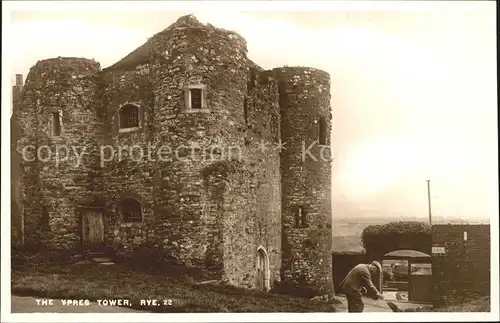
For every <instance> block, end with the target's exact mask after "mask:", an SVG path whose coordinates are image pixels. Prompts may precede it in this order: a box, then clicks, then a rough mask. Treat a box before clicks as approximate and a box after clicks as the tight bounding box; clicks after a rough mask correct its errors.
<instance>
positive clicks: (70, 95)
mask: <svg viewBox="0 0 500 323" xmlns="http://www.w3.org/2000/svg"><path fill="white" fill-rule="evenodd" d="M99 69H100V66H99V64H98V63H97V62H95V61H93V60H89V59H84V58H71V57H69V58H67V57H58V58H52V59H47V60H42V61H39V62H38V63H37V64H36V65H35V66H33V67H32V68H31V70H30V73H29V74H28V77H27V80H26V85H25V87H24V89H23V96H22V98H21V100H22V104H21V108H20V110H22V111H21V112H20V113H19V114H18V115H19V116H20V117H19V119H18V122H19V123H20V126H21V127H22V128H23V133H24V138H23V141H24V143H21V145H20V146H18V150H19V152H20V153H21V156H22V158H23V165H24V168H25V169H24V170H25V174H24V178H25V179H26V183H25V185H24V186H25V194H28V195H30V197H32V196H33V195H34V196H36V198H30V199H29V201H30V202H29V203H27V204H28V205H26V209H25V214H26V216H25V227H26V229H25V231H26V232H27V235H28V236H27V240H30V239H33V240H38V239H41V242H42V243H44V242H47V244H49V245H50V246H51V247H57V248H59V247H61V248H68V247H71V246H74V245H75V244H77V243H79V240H80V231H81V227H80V226H79V219H78V217H77V216H75V205H85V204H88V203H92V202H95V201H94V197H93V194H92V192H93V191H98V190H99V186H100V184H99V181H98V180H97V179H96V178H98V177H99V176H98V172H99V167H98V165H99V159H98V158H99V149H98V147H97V138H96V136H97V133H98V131H97V130H96V129H97V124H98V120H97V118H96V115H95V103H94V95H95V80H94V76H95V74H96V73H97V72H98V71H99ZM30 145H31V146H30ZM32 176H37V177H38V179H37V180H34V179H33V181H31V182H30V179H31V178H32ZM35 178H36V177H35ZM30 235H31V236H30Z"/></svg>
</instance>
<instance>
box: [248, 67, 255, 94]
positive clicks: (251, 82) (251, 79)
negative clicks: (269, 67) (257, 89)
mask: <svg viewBox="0 0 500 323" xmlns="http://www.w3.org/2000/svg"><path fill="white" fill-rule="evenodd" d="M249 72H250V75H249V78H248V82H247V90H248V91H250V90H253V88H254V84H255V70H254V69H253V68H250V71H249Z"/></svg>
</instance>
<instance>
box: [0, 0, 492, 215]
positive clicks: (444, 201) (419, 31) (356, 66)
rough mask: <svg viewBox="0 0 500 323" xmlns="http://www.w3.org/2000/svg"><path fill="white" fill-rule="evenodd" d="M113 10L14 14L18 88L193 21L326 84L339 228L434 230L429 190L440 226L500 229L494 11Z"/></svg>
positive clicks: (257, 56) (110, 57)
mask: <svg viewBox="0 0 500 323" xmlns="http://www.w3.org/2000/svg"><path fill="white" fill-rule="evenodd" d="M110 3H112V2H110ZM398 3H399V4H398ZM421 3H424V2H421ZM189 5H191V6H192V7H190V8H189V7H186V6H189ZM398 5H399V6H400V8H401V9H398ZM110 6H111V5H110V4H109V3H108V6H107V7H106V8H107V9H106V8H103V7H101V8H98V10H95V9H92V8H91V7H82V8H77V9H75V8H73V9H71V8H69V7H68V8H69V9H68V8H65V7H64V6H62V3H58V6H57V7H55V6H52V7H51V8H50V9H44V8H42V7H40V6H31V7H25V8H26V9H25V10H17V11H12V12H11V16H10V22H9V25H8V36H9V41H10V46H9V49H10V58H11V67H12V69H11V73H12V80H14V75H15V74H17V73H20V74H23V75H24V77H26V75H27V73H28V72H29V68H30V67H31V66H32V65H34V64H35V63H36V62H37V60H41V59H46V58H51V57H57V56H77V57H86V58H94V59H95V60H96V61H98V62H100V63H101V67H103V68H104V67H107V66H109V65H111V64H113V63H114V62H116V61H118V60H119V59H121V58H123V57H124V56H126V55H127V54H128V53H129V52H131V51H132V50H134V49H135V48H136V47H138V46H139V45H141V44H143V43H144V42H145V41H146V40H147V38H148V37H150V36H152V35H153V34H154V33H156V32H158V31H161V30H163V29H164V28H166V27H167V26H168V25H170V24H171V23H173V22H174V21H175V20H176V19H177V18H178V17H180V16H182V15H185V14H194V15H195V16H196V17H197V19H198V20H200V21H201V22H203V23H207V22H209V23H211V24H213V25H215V26H217V27H222V28H226V29H231V30H234V31H236V32H238V33H239V34H241V35H242V36H243V37H245V38H246V40H247V43H248V51H249V52H248V56H249V58H251V59H252V60H253V61H254V62H256V63H258V64H259V65H260V66H262V67H263V68H266V69H267V68H273V67H277V66H283V65H288V66H294V65H300V66H311V67H315V68H319V69H322V70H325V71H327V72H329V73H330V76H331V84H332V87H331V95H332V100H331V105H332V114H333V118H334V120H333V123H332V139H331V142H332V150H333V153H334V155H335V156H336V159H335V162H334V165H333V167H332V203H333V209H332V211H333V212H332V213H333V217H351V218H352V217H368V216H387V217H392V218H395V219H396V218H397V219H412V218H415V217H416V218H426V217H427V216H428V200H427V182H426V180H431V201H432V213H433V216H435V217H436V219H438V218H440V217H443V218H444V219H446V218H454V217H460V218H462V219H464V220H465V221H471V222H477V221H480V222H484V221H485V219H486V220H487V219H488V218H490V217H491V216H495V217H496V216H498V146H497V91H496V89H497V87H496V81H497V78H496V34H495V33H496V20H495V19H496V11H495V3H494V2H493V3H491V2H486V1H480V2H472V1H468V2H467V3H463V2H460V1H446V2H442V3H440V4H439V5H435V6H432V7H429V6H426V7H425V10H424V9H421V10H408V9H407V8H406V6H405V2H393V3H392V7H391V10H388V9H387V10H381V9H380V8H382V7H383V6H379V7H378V8H377V9H378V11H375V10H374V7H373V6H370V7H371V8H367V9H365V10H359V9H360V8H359V6H357V9H356V10H353V11H346V10H344V9H345V8H343V7H341V6H339V7H341V8H340V9H339V8H334V6H333V5H332V6H328V8H327V9H321V10H319V8H317V9H318V10H317V11H311V10H312V9H311V8H312V7H308V9H307V10H308V12H306V11H296V10H288V11H283V8H285V7H286V6H283V7H282V8H281V9H280V11H276V5H274V6H269V8H271V7H273V9H274V11H269V10H271V9H269V8H267V9H269V10H266V7H265V5H264V4H263V5H261V6H259V10H254V9H255V8H256V7H246V8H243V7H242V8H238V9H239V10H236V11H235V10H227V9H225V10H223V11H221V9H220V8H219V9H217V10H206V9H207V8H206V7H203V6H200V5H194V4H193V3H191V4H189V3H188V4H187V5H185V7H186V8H182V10H180V9H179V8H176V9H175V10H173V9H170V10H166V9H168V8H162V9H161V10H158V9H156V10H150V9H149V10H148V9H147V6H143V7H141V10H128V9H127V8H124V7H123V6H121V7H120V8H116V6H115V8H113V7H112V6H111V7H110ZM417 7H418V6H417ZM423 7H424V6H422V8H423ZM29 8H32V9H29ZM33 8H37V9H33ZM109 8H112V9H113V11H108V9H109ZM42 9H44V10H42ZM136 9H137V8H136ZM417 9H418V8H417ZM304 10H305V9H304ZM330 10H335V11H330Z"/></svg>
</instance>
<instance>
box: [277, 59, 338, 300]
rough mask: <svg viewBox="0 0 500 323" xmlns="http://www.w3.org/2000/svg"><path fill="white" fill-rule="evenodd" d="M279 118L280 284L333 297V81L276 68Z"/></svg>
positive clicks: (320, 73) (298, 69)
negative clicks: (331, 105)
mask: <svg viewBox="0 0 500 323" xmlns="http://www.w3.org/2000/svg"><path fill="white" fill-rule="evenodd" d="M274 72H275V75H276V78H277V80H278V84H279V101H280V113H281V140H282V142H283V143H284V145H285V148H284V150H283V151H282V152H281V161H280V163H281V174H282V176H281V178H282V180H281V183H282V269H281V270H282V280H283V282H284V283H285V284H286V283H289V284H291V285H294V286H305V287H306V289H307V290H306V291H305V292H306V293H310V294H315V295H318V294H320V295H324V294H330V293H332V292H333V283H332V262H331V243H332V234H331V183H330V180H331V160H330V140H329V138H330V122H331V114H330V76H329V75H328V73H326V72H324V71H320V70H316V69H312V68H305V67H283V68H277V69H274Z"/></svg>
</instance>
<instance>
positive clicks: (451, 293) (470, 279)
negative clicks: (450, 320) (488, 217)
mask: <svg viewBox="0 0 500 323" xmlns="http://www.w3.org/2000/svg"><path fill="white" fill-rule="evenodd" d="M464 232H467V240H464ZM432 243H433V255H432V275H433V280H434V306H435V307H441V306H443V305H449V304H453V303H458V302H460V301H461V300H463V299H466V298H474V297H476V296H477V295H481V296H489V295H490V226H489V225H468V224H464V225H433V226H432ZM438 248H444V254H442V253H441V252H440V251H442V249H441V250H438Z"/></svg>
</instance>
